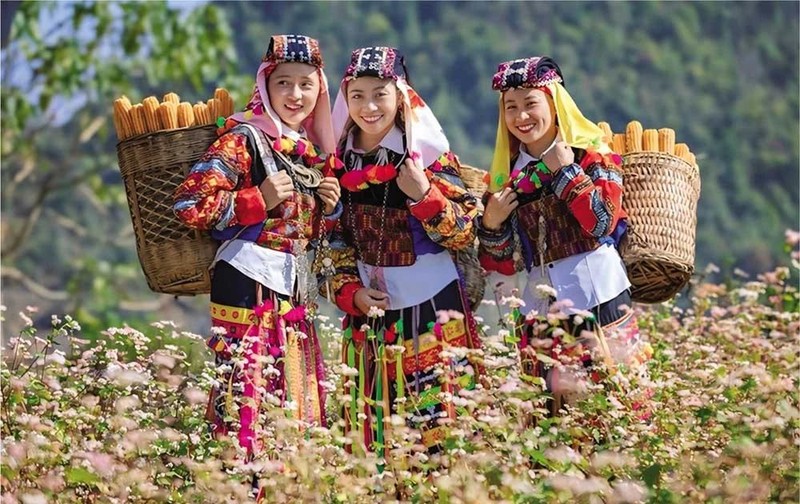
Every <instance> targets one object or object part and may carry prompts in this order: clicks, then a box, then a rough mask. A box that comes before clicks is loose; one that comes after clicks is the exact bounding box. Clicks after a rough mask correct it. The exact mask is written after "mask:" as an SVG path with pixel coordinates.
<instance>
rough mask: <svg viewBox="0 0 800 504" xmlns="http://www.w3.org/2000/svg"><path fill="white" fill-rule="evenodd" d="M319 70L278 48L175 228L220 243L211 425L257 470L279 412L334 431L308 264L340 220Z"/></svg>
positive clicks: (306, 48) (186, 188)
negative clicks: (272, 412)
mask: <svg viewBox="0 0 800 504" xmlns="http://www.w3.org/2000/svg"><path fill="white" fill-rule="evenodd" d="M322 67H323V63H322V54H321V52H320V49H319V45H318V43H317V41H316V40H314V39H312V38H309V37H306V36H303V35H278V36H274V37H272V39H271V41H270V45H269V49H268V50H267V53H266V55H265V56H264V58H263V60H262V62H261V65H260V66H259V68H258V71H257V73H256V85H255V89H254V90H253V95H252V97H251V99H250V101H249V103H248V104H247V106H246V107H245V109H244V111H242V112H239V113H236V114H233V115H232V116H231V117H229V118H227V120H226V121H225V123H224V125H223V126H222V127H221V128H220V130H219V135H220V136H219V138H218V139H217V140H216V141H215V142H214V143H213V144H212V145H211V146H210V147H209V148H208V150H207V151H206V153H205V155H204V156H203V157H202V158H201V159H200V161H199V162H198V163H197V164H196V165H195V166H194V167H193V168H192V170H191V171H190V173H189V175H188V176H187V178H186V180H185V181H184V182H183V184H182V185H181V186H180V187H179V188H178V189H177V191H176V194H175V205H174V210H175V213H176V214H177V215H178V217H179V218H180V219H181V220H182V221H183V222H185V223H186V224H187V225H189V226H192V227H195V228H199V229H208V230H211V232H212V235H213V236H214V238H216V239H217V240H219V241H220V242H222V245H221V246H220V248H219V250H218V251H217V254H216V258H215V260H214V263H213V265H212V268H213V277H212V280H211V307H210V311H211V320H212V325H213V326H214V327H213V328H212V335H211V337H210V338H209V339H208V342H207V343H208V346H209V347H211V349H212V350H213V351H214V355H215V359H216V364H217V366H218V369H219V375H220V376H219V380H218V382H217V384H216V386H215V387H214V388H213V389H212V390H211V394H210V399H209V404H208V419H209V421H210V422H211V424H212V427H213V429H214V432H215V434H217V435H219V436H223V435H227V434H230V433H238V441H239V444H240V445H241V447H242V448H244V449H245V450H246V451H247V454H248V458H251V457H253V456H254V455H255V454H256V453H257V452H258V451H259V450H260V447H261V446H262V444H263V441H264V435H265V434H264V427H265V426H264V422H263V419H264V415H265V410H266V409H267V408H269V406H270V404H279V405H281V406H282V407H283V408H285V410H286V411H288V412H290V414H291V416H292V417H293V418H295V419H297V420H299V421H300V422H301V425H302V426H309V425H325V423H326V420H325V391H324V389H323V385H322V383H323V380H324V378H325V373H324V368H323V359H322V351H321V349H320V344H319V340H318V338H317V335H316V331H315V328H314V325H313V322H312V318H311V313H310V310H309V309H310V305H309V302H308V299H309V298H308V290H307V287H306V286H307V281H308V279H307V275H308V273H309V270H310V269H309V268H308V264H307V261H306V259H305V258H306V253H307V249H308V248H309V246H310V243H311V242H312V240H314V239H316V238H318V237H319V236H320V235H321V234H322V233H323V230H324V229H325V228H326V227H328V226H330V223H331V222H333V220H334V219H335V218H336V217H337V216H338V214H336V213H335V211H336V209H337V208H339V203H338V201H339V184H338V182H337V180H336V178H334V177H325V176H324V175H323V169H324V167H326V166H329V165H328V163H330V162H332V161H333V157H332V156H330V157H327V158H326V156H325V154H324V153H331V152H332V151H333V148H334V142H333V129H332V124H331V116H330V100H329V99H328V94H327V89H328V88H327V81H326V79H325V74H324V73H323V71H322ZM320 148H321V149H322V150H319V149H320Z"/></svg>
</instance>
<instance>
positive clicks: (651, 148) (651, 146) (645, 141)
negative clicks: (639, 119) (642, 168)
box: [642, 129, 658, 152]
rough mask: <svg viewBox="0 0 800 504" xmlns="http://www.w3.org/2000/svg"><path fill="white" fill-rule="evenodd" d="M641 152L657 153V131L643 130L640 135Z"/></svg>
mask: <svg viewBox="0 0 800 504" xmlns="http://www.w3.org/2000/svg"><path fill="white" fill-rule="evenodd" d="M642 150H643V151H647V152H658V130H655V129H646V130H644V132H643V133H642Z"/></svg>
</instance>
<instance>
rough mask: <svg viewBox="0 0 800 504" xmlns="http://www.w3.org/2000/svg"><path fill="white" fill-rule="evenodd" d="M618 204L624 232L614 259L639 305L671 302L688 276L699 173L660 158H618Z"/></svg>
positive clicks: (670, 158)
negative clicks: (624, 214) (619, 261)
mask: <svg viewBox="0 0 800 504" xmlns="http://www.w3.org/2000/svg"><path fill="white" fill-rule="evenodd" d="M623 180H624V182H623V186H624V187H625V193H624V196H623V202H624V207H625V210H626V212H627V213H628V232H627V234H626V237H625V238H624V239H623V240H622V243H621V244H620V253H621V255H622V259H623V261H624V262H625V266H626V267H627V269H628V278H629V279H630V281H631V284H632V289H631V297H632V298H633V300H634V301H637V302H640V303H660V302H662V301H666V300H668V299H670V298H672V297H673V296H674V295H675V294H676V293H677V292H678V291H680V290H681V289H682V288H683V287H685V286H686V284H687V283H688V282H689V279H690V278H691V276H692V273H693V272H694V252H695V232H696V228H697V201H698V199H699V198H700V172H699V169H698V167H697V166H692V165H690V164H689V163H688V162H686V161H685V160H683V159H681V158H679V157H677V156H673V155H670V154H667V153H664V152H631V153H628V154H625V156H624V157H623Z"/></svg>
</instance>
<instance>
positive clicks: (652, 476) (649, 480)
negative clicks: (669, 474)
mask: <svg viewBox="0 0 800 504" xmlns="http://www.w3.org/2000/svg"><path fill="white" fill-rule="evenodd" d="M663 468H664V467H663V466H662V465H661V464H653V465H651V466H650V467H648V468H647V469H645V470H644V471H642V480H644V482H645V484H646V485H647V486H648V487H650V488H655V487H656V486H657V485H658V484H659V482H660V481H661V470H662V469H663Z"/></svg>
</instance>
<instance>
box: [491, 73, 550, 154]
mask: <svg viewBox="0 0 800 504" xmlns="http://www.w3.org/2000/svg"><path fill="white" fill-rule="evenodd" d="M503 111H504V116H505V122H506V127H508V131H510V132H511V134H512V135H514V136H515V137H516V138H517V139H518V140H519V141H520V142H522V143H523V144H525V146H526V147H527V148H528V152H529V153H531V154H533V155H535V156H539V155H541V153H542V151H544V150H545V149H546V148H547V147H549V146H550V143H551V142H552V141H553V139H554V138H555V135H556V130H557V127H556V108H555V105H554V104H553V100H552V99H551V98H550V96H549V95H548V94H547V93H545V92H544V91H542V90H541V89H532V88H514V89H509V90H508V91H506V92H505V93H503Z"/></svg>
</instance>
